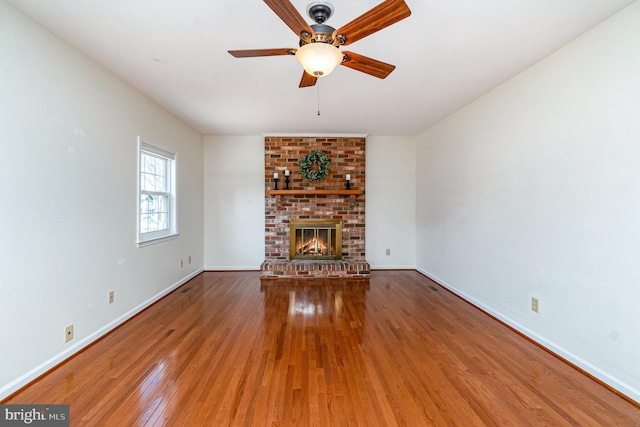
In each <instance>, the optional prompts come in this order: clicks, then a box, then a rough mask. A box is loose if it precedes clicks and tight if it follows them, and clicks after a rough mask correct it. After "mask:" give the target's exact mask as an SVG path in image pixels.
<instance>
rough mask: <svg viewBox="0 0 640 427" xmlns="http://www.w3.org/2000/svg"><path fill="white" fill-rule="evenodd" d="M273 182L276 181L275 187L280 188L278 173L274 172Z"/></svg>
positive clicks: (275, 188)
mask: <svg viewBox="0 0 640 427" xmlns="http://www.w3.org/2000/svg"><path fill="white" fill-rule="evenodd" d="M273 182H274V183H275V185H274V187H273V189H274V190H277V189H278V174H277V173H274V174H273Z"/></svg>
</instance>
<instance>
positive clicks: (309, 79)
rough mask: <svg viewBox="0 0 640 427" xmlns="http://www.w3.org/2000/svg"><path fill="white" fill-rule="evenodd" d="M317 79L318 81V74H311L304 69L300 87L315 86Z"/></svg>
mask: <svg viewBox="0 0 640 427" xmlns="http://www.w3.org/2000/svg"><path fill="white" fill-rule="evenodd" d="M317 81H318V78H317V77H316V76H312V75H311V74H309V73H307V72H306V71H303V72H302V79H300V86H298V87H309V86H315V84H316V82H317Z"/></svg>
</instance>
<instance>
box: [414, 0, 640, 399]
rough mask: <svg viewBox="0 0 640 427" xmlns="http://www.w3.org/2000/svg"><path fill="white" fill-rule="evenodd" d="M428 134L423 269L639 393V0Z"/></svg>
mask: <svg viewBox="0 0 640 427" xmlns="http://www.w3.org/2000/svg"><path fill="white" fill-rule="evenodd" d="M419 138H420V140H421V141H420V142H419V143H418V155H417V157H418V163H419V164H420V167H419V168H418V169H417V170H418V172H417V193H418V195H417V233H418V241H417V260H416V262H417V266H418V268H419V269H420V270H421V271H423V272H425V273H426V274H428V275H430V276H432V277H434V278H436V279H437V280H438V281H439V282H441V283H443V284H445V285H446V286H447V287H449V288H450V289H452V290H454V291H455V292H457V293H459V294H461V295H463V296H464V297H465V298H467V299H469V300H470V301H472V302H474V303H475V304H477V305H479V306H480V307H482V308H484V309H485V310H487V311H489V312H490V313H492V314H494V315H495V316H497V317H498V318H500V319H502V320H504V321H506V322H507V323H508V324H510V325H512V326H515V327H516V328H517V329H519V330H521V331H523V332H524V333H526V334H527V335H529V336H530V337H532V338H534V339H536V340H537V341H539V342H540V343H542V344H543V345H545V346H547V347H549V348H550V349H551V350H553V351H555V352H557V353H559V354H561V355H563V356H564V357H566V358H567V359H568V360H570V361H572V362H574V363H576V364H577V365H578V366H580V367H582V368H584V369H586V370H587V371H588V372H590V373H592V374H593V375H595V376H596V377H598V378H600V379H602V380H604V381H605V382H607V383H609V384H610V385H612V386H614V387H615V388H617V389H618V390H620V391H622V392H623V393H625V394H627V395H628V396H630V397H632V398H633V399H635V400H636V401H639V400H640V369H638V361H640V310H639V309H638V301H640V262H639V260H640V244H639V242H640V185H639V183H640V168H639V165H640V163H639V159H640V2H635V3H634V4H632V5H631V6H630V7H628V8H627V9H626V10H624V11H622V12H621V13H619V14H618V15H616V16H614V17H613V18H611V19H609V20H608V21H606V22H604V23H603V24H602V25H600V26H598V27H596V28H595V29H593V30H591V31H589V32H588V33H586V34H584V35H583V36H581V37H579V38H578V39H576V40H575V41H574V42H572V43H570V44H569V45H567V46H566V47H564V48H562V49H560V50H559V51H557V52H556V53H555V54H553V55H552V56H550V57H549V58H547V59H545V60H544V61H542V62H541V63H539V64H537V65H535V66H534V67H532V68H530V69H529V70H527V71H526V72H524V73H522V74H521V75H519V76H517V77H516V78H514V79H512V80H511V81H509V82H507V83H505V84H503V85H502V86H500V87H499V88H497V89H495V90H494V91H492V92H491V93H489V94H487V95H485V96H484V97H482V98H481V99H479V100H477V101H476V102H474V103H473V104H471V105H469V106H468V107H467V108H465V109H463V110H461V111H459V112H457V113H456V114H453V115H452V116H450V117H449V118H447V119H446V120H444V121H443V122H441V123H440V124H438V125H437V126H435V127H433V128H432V129H430V130H428V131H427V132H425V133H424V134H423V135H421V136H420V137H419ZM532 297H536V298H538V299H539V301H540V312H539V314H536V313H534V312H533V311H531V309H530V304H531V298H532Z"/></svg>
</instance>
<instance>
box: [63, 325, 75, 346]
mask: <svg viewBox="0 0 640 427" xmlns="http://www.w3.org/2000/svg"><path fill="white" fill-rule="evenodd" d="M72 339H73V324H71V325H69V326H67V327H66V328H64V342H69V341H71V340H72Z"/></svg>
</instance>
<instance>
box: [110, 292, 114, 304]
mask: <svg viewBox="0 0 640 427" xmlns="http://www.w3.org/2000/svg"><path fill="white" fill-rule="evenodd" d="M114 296H115V295H114V292H113V291H111V292H109V304H113V299H114Z"/></svg>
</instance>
